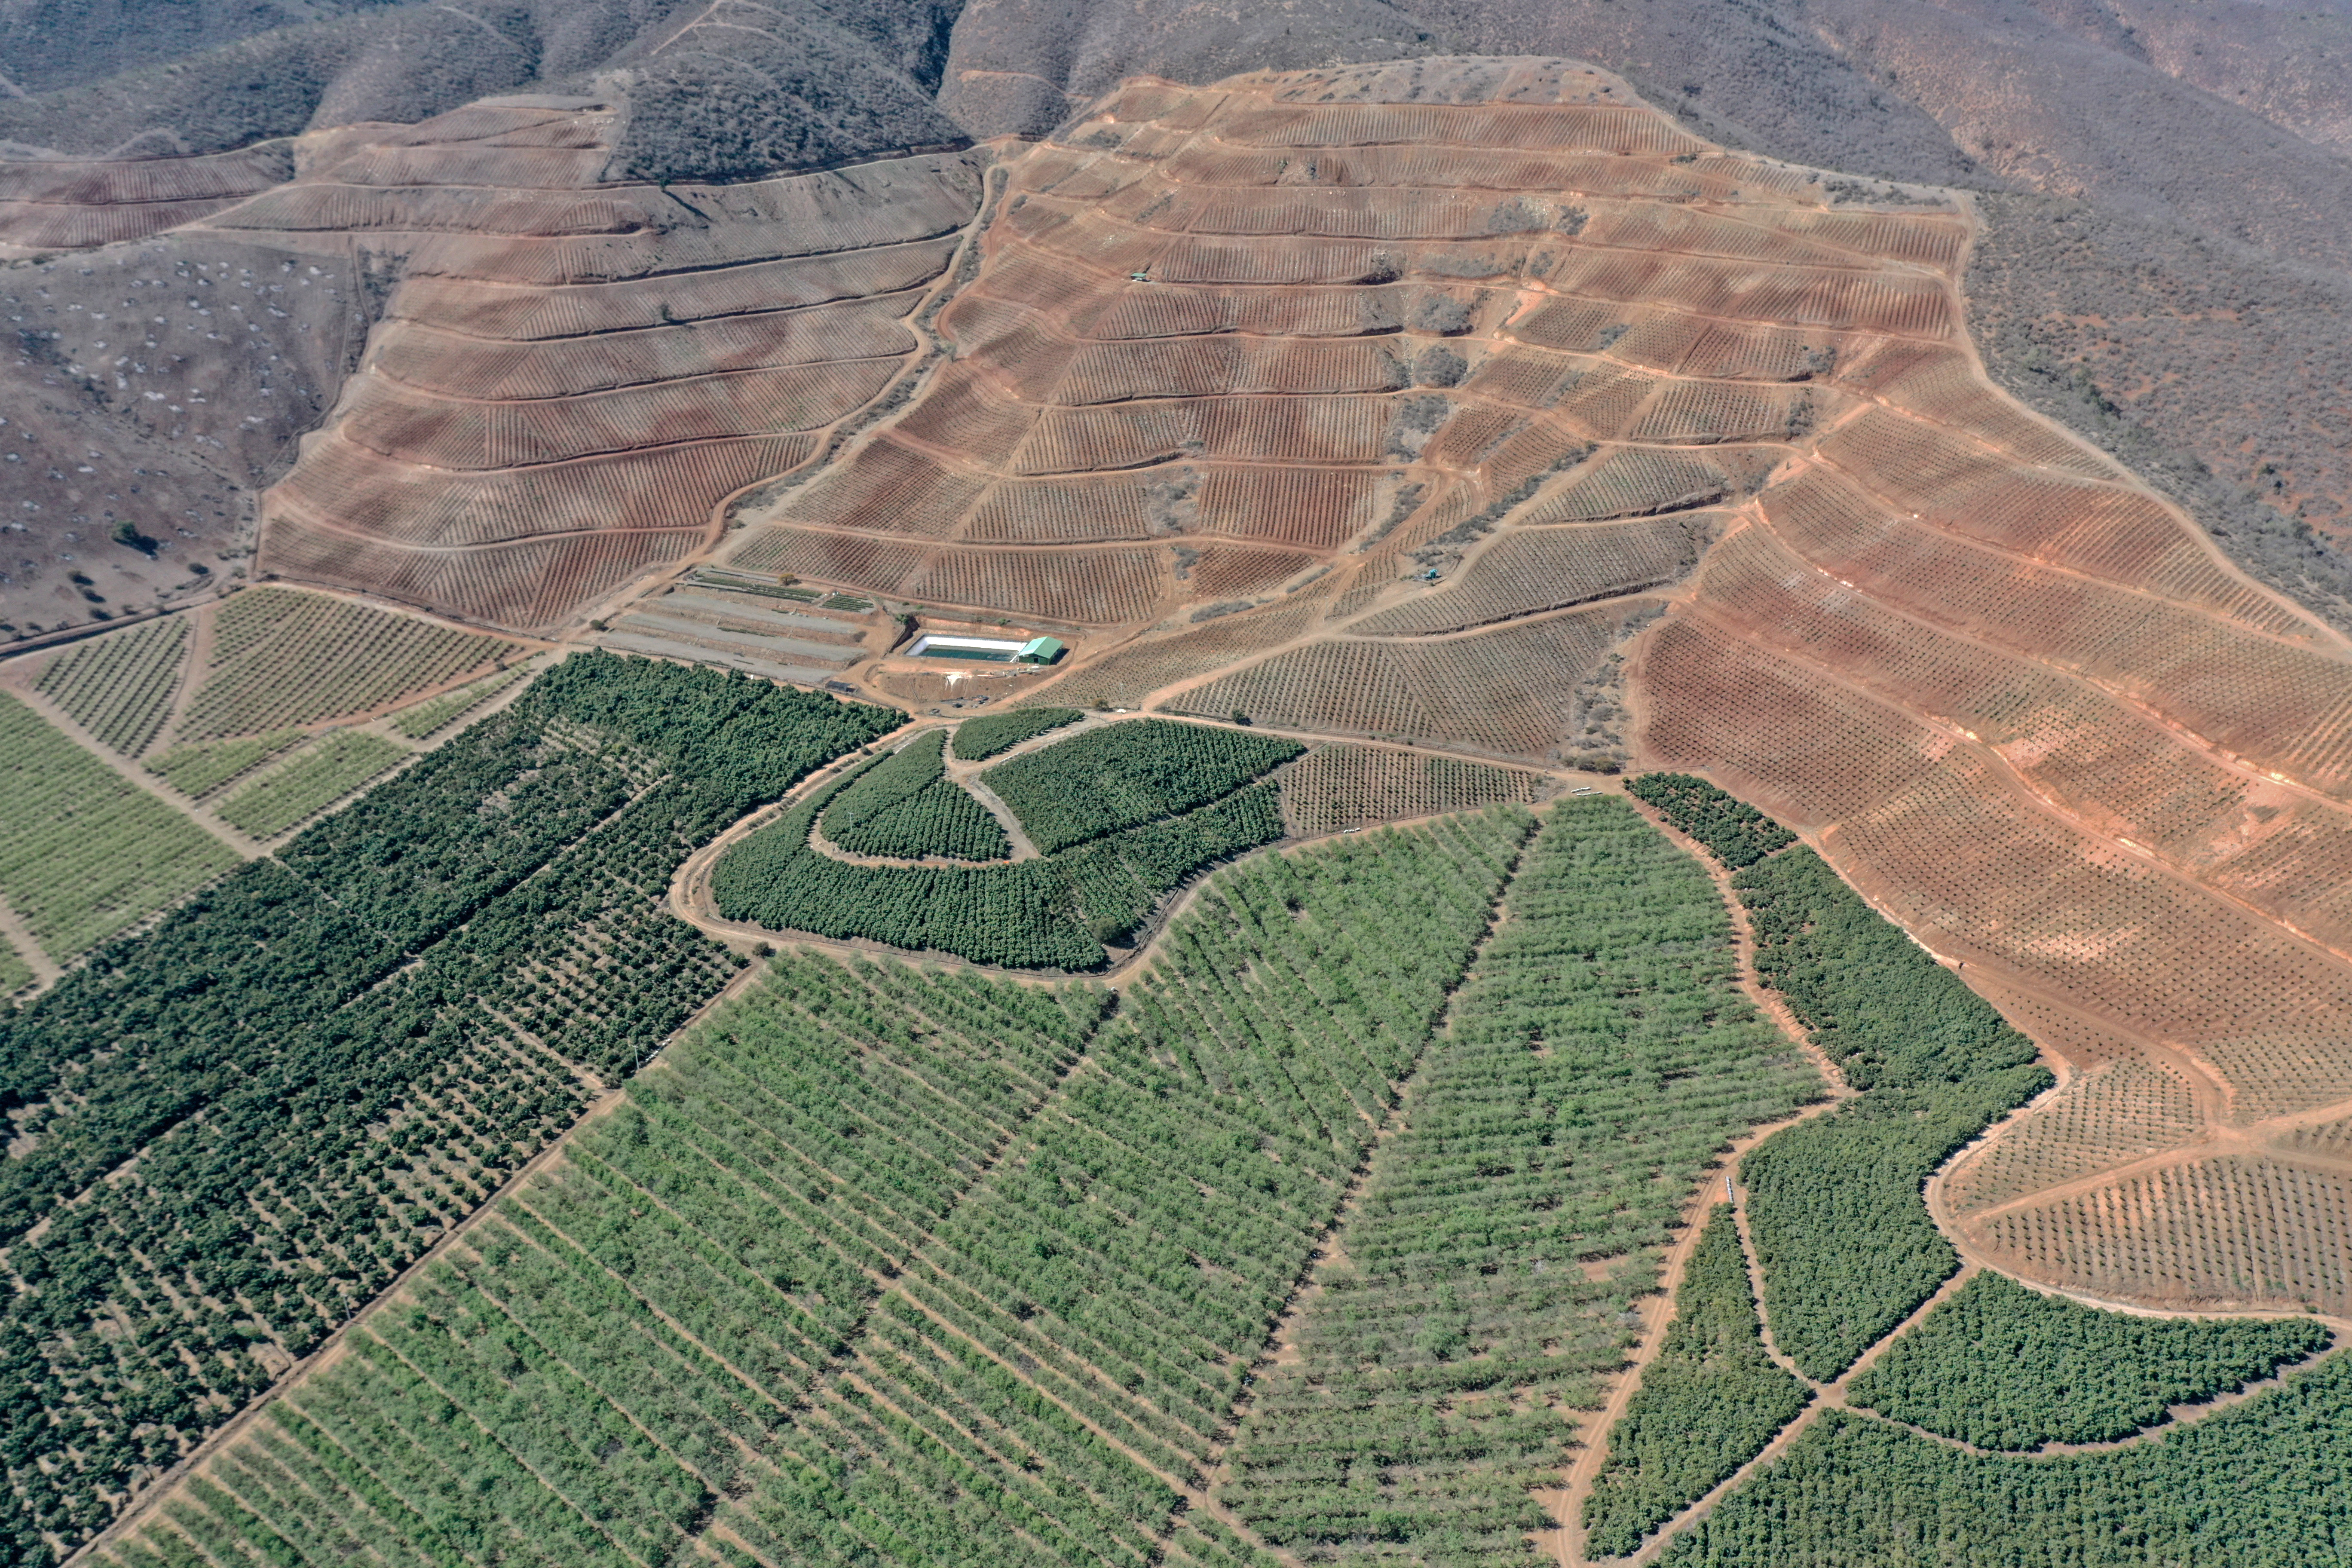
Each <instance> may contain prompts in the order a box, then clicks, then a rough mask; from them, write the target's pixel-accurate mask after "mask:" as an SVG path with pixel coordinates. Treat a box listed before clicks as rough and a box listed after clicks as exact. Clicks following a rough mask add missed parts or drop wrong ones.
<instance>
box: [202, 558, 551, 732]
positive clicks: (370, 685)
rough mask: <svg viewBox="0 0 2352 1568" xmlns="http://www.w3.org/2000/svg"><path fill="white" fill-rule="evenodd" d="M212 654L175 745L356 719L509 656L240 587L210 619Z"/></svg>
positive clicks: (466, 640)
mask: <svg viewBox="0 0 2352 1568" xmlns="http://www.w3.org/2000/svg"><path fill="white" fill-rule="evenodd" d="M214 637H215V646H214V652H213V657H212V660H211V662H210V663H209V664H208V665H206V667H205V670H204V672H203V677H202V683H201V684H200V685H198V687H197V688H196V692H195V695H194V698H192V699H191V700H190V701H189V703H188V711H187V715H186V717H184V719H183V720H182V721H180V724H179V728H178V731H177V735H176V738H177V739H178V740H179V741H181V742H191V741H211V740H217V739H218V738H220V737H221V736H224V735H251V734H258V733H260V732H261V731H267V730H274V729H277V728H278V727H280V726H282V725H287V724H306V723H310V722H314V721H318V720H320V719H328V718H334V717H338V716H340V715H342V714H347V713H362V712H365V711H367V710H370V709H373V708H380V707H383V706H384V705H386V704H387V703H390V702H394V701H396V700H398V699H400V698H402V697H404V696H406V695H407V694H408V693H410V692H413V691H417V690H420V689H428V688H431V687H434V686H437V685H439V684H441V683H442V682H444V681H446V680H448V679H452V678H453V677H455V676H457V675H461V674H464V673H465V672H467V671H468V670H472V669H478V668H481V667H482V666H484V665H486V664H488V663H490V662H491V661H492V660H494V659H503V658H506V657H507V656H509V655H510V654H512V653H514V652H516V651H517V649H516V647H515V645H514V644H512V643H510V642H507V641H504V640H503V639H500V638H498V637H483V636H481V635H480V634H478V633H475V632H461V631H456V630H453V629H451V628H449V627H446V626H436V625H433V624H432V623H431V622H428V621H420V620H416V619H414V618H412V617H410V616H400V615H394V614H392V613H391V612H389V611H385V610H379V609H376V608H374V607H373V606H372V605H361V604H354V603H352V602H351V601H349V600H344V599H335V598H330V597H328V596H327V595H322V594H306V593H303V592H301V591H300V590H299V589H294V588H250V589H247V591H246V592H244V593H242V594H238V595H235V596H234V597H232V598H231V599H230V600H229V601H228V602H227V603H226V604H225V605H222V606H221V607H220V608H219V610H217V611H216V612H215V621H214Z"/></svg>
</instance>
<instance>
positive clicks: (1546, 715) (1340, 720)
mask: <svg viewBox="0 0 2352 1568" xmlns="http://www.w3.org/2000/svg"><path fill="white" fill-rule="evenodd" d="M1636 603H1637V604H1638V601H1637V602H1636ZM1628 608H1629V606H1627V605H1604V606H1600V607H1597V608H1594V609H1591V610H1585V611H1580V612H1579V613H1577V614H1574V615H1570V616H1561V617H1559V618H1558V619H1553V620H1543V621H1528V622H1523V623H1520V624H1517V625H1513V626H1501V627H1497V628H1496V629H1495V630H1492V631H1487V632H1482V633H1478V634H1476V635H1474V636H1471V637H1459V638H1454V639H1450V640H1448V641H1444V642H1433V643H1429V644H1426V645H1423V646H1418V647H1416V646H1412V645H1406V644H1398V643H1387V642H1361V641H1352V640H1349V641H1341V640H1329V641H1325V642H1319V643H1310V644H1308V645H1307V646H1306V647H1300V648H1296V649H1293V650H1291V651H1289V652H1286V653H1278V654H1276V655H1275V656H1274V657H1273V658H1268V659H1266V660H1265V661H1264V662H1262V663H1259V664H1255V665H1252V666H1250V667H1249V668H1246V669H1244V670H1240V671H1238V672H1236V673H1234V674H1232V675H1227V676H1222V677H1220V678H1218V679H1215V680H1213V681H1210V682H1209V683H1208V684H1206V685H1204V686H1200V687H1196V688H1194V689H1192V690H1190V691H1188V692H1186V693H1185V694H1184V695H1183V698H1182V702H1183V706H1184V707H1185V708H1186V709H1187V710H1191V711H1192V712H1197V713H1205V714H1213V715H1216V716H1219V717H1223V716H1224V715H1226V714H1229V713H1241V714H1245V715H1247V716H1248V717H1250V718H1251V719H1254V720H1257V721H1261V722H1266V723H1273V724H1279V725H1282V726H1284V727H1285V728H1288V729H1301V730H1316V731H1325V732H1337V733H1340V734H1357V735H1364V736H1369V737H1371V738H1374V739H1381V740H1402V741H1410V742H1418V743H1421V744H1426V745H1439V746H1458V747H1461V748H1463V749H1465V750H1469V751H1477V752H1491V753H1494V754H1496V755H1500V756H1507V757H1525V758H1528V759H1530V760H1537V759H1541V758H1544V757H1546V756H1548V755H1549V753H1550V752H1552V751H1553V750H1554V748H1556V747H1557V746H1558V745H1559V738H1560V731H1561V730H1562V728H1563V727H1564V726H1565V725H1566V723H1567V721H1568V705H1569V703H1570V701H1571V700H1572V694H1573V693H1574V691H1575V689H1576V685H1577V682H1579V681H1580V680H1582V679H1584V678H1585V677H1586V676H1587V675H1589V674H1591V670H1592V667H1593V666H1594V665H1595V664H1597V663H1599V662H1600V660H1601V656H1602V655H1603V654H1604V653H1605V652H1606V651H1607V649H1608V647H1609V644H1610V642H1611V641H1612V639H1613V637H1615V635H1616V632H1617V628H1618V626H1619V625H1620V623H1622V621H1623V619H1624V618H1625V616H1626V614H1627V613H1628Z"/></svg>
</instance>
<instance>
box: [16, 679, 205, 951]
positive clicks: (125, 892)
mask: <svg viewBox="0 0 2352 1568" xmlns="http://www.w3.org/2000/svg"><path fill="white" fill-rule="evenodd" d="M236 861H237V856H236V851H235V850H233V849H231V848H230V847H228V846H227V845H226V844H223V843H222V842H221V841H220V840H219V839H217V838H215V837H212V836H211V835H210V834H208V833H206V832H205V830H204V829H203V828H201V827H199V826H196V825H195V824H194V822H191V821H190V820H189V819H188V818H186V817H184V816H181V815H180V814H179V813H178V812H176V811H173V809H172V808H171V807H170V806H168V805H164V804H163V802H162V801H160V800H157V799H156V798H155V797H154V796H153V795H149V794H148V793H147V792H146V791H145V790H142V789H141V788H140V787H139V786H138V785H136V784H132V783H131V782H130V781H129V780H127V779H125V778H123V777H122V776H121V774H119V773H115V772H114V770H113V769H111V768H110V767H108V766H107V765H106V764H105V763H101V762H100V761H99V760H98V759H97V758H95V757H93V756H91V755H90V754H89V752H86V751H84V750H82V748H81V747H79V746H78V745H76V744H75V743H74V742H72V741H71V740H69V739H68V738H67V736H66V734H65V733H64V731H60V730H58V728H57V727H56V726H55V725H53V724H50V723H48V722H47V721H45V720H43V719H42V718H41V716H40V715H39V714H37V713H35V712H34V711H33V710H31V709H29V708H27V707H26V706H25V704H23V703H22V702H20V701H18V700H16V699H15V698H13V697H9V696H6V695H5V694H0V895H5V897H6V899H7V900H8V902H9V903H10V904H11V905H13V906H14V907H15V908H16V912H17V913H18V914H20V915H22V916H23V917H24V919H25V923H26V925H27V926H29V927H31V928H32V931H33V936H34V939H35V940H36V941H37V942H39V943H40V944H41V946H42V948H43V949H44V950H45V951H46V952H47V953H48V955H49V956H50V957H51V958H53V959H56V960H57V961H58V962H59V963H64V962H65V961H66V960H68V959H69V958H72V957H74V956H75V955H77V954H79V953H81V952H86V951H87V950H89V948H91V947H94V946H96V945H97V944H98V943H100V942H103V941H105V940H106V939H107V938H108V937H110V936H112V935H113V934H114V933H115V932H117V931H121V930H122V929H123V928H124V927H125V926H128V925H131V924H132V923H134V922H135V921H139V920H142V919H143V918H144V917H146V916H148V915H151V914H152V913H154V912H155V911H156V910H160V909H162V908H163V907H164V906H165V905H167V904H171V903H173V902H176V901H177V900H179V899H181V898H182V897H184V896H185V895H186V894H188V893H191V892H193V891H194V890H195V889H197V888H199V887H201V886H203V885H204V884H205V882H207V881H210V880H211V879H213V878H214V877H215V876H217V875H219V874H220V873H221V872H223V871H226V870H227V869H228V868H230V867H231V866H234V865H236Z"/></svg>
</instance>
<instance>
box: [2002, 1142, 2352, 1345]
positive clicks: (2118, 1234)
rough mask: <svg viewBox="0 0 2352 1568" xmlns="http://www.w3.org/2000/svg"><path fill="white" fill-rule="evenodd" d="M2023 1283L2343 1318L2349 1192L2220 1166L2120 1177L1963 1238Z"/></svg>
mask: <svg viewBox="0 0 2352 1568" xmlns="http://www.w3.org/2000/svg"><path fill="white" fill-rule="evenodd" d="M1972 1228H1973V1229H1974V1231H1975V1232H1976V1234H1977V1235H1979V1237H1982V1238H1983V1240H1984V1241H1985V1242H1986V1243H1988V1244H1990V1248H1991V1249H1992V1251H1993V1253H1994V1255H1995V1256H1997V1257H2000V1258H2004V1259H2013V1260H2014V1262H2015V1266H2016V1267H2017V1268H2018V1269H2019V1271H2020V1272H2021V1273H2025V1274H2029V1275H2031V1276H2032V1277H2033V1278H2035V1279H2048V1280H2052V1281H2053V1282H2055V1283H2059V1284H2063V1285H2064V1286H2066V1287H2067V1288H2069V1289H2076V1290H2081V1291H2083V1292H2084V1293H2085V1294H2090V1293H2101V1294H2110V1295H2111V1294H2116V1293H2123V1294H2126V1295H2129V1296H2131V1297H2134V1298H2137V1299H2140V1300H2158V1301H2166V1302H2170V1303H2176V1304H2178V1305H2180V1306H2183V1307H2188V1308H2190V1309H2192V1310H2193V1309H2197V1308H2211V1309H2219V1310H2234V1309H2240V1308H2242V1307H2244V1306H2246V1305H2248V1304H2253V1305H2258V1306H2263V1307H2268V1308H2273V1309H2278V1308H2284V1309H2287V1310H2302V1311H2324V1312H2329V1313H2334V1314H2337V1315H2341V1314H2342V1313H2343V1312H2344V1311H2345V1310H2347V1307H2352V1181H2347V1179H2346V1178H2345V1177H2344V1176H2343V1175H2342V1174H2341V1173H2338V1172H2337V1171H2335V1170H2332V1169H2318V1168H2314V1167H2311V1166H2307V1165H2299V1164H2287V1163H2284V1162H2283V1161H2274V1160H2269V1159H2264V1158H2262V1157H2261V1156H2259V1155H2255V1156H2235V1155H2223V1156H2217V1157H2214V1158H2209V1159H2203V1160H2191V1161H2188V1162H2186V1163H2179V1164H2169V1165H2161V1166H2158V1168H2156V1169H2154V1170H2147V1171H2141V1172H2137V1173H2132V1174H2128V1175H2125V1176H2121V1177H2118V1178H2116V1179H2115V1180H2112V1181H2109V1182H2107V1183H2105V1184H2099V1185H2095V1186H2092V1187H2091V1188H2090V1190H2088V1191H2086V1192H2076V1193H2073V1194H2068V1195H2066V1196H2064V1197H2061V1198H2055V1199H2052V1200H2049V1201H2046V1202H2043V1203H2041V1204H2037V1205H2028V1206H2020V1207H2017V1208H2013V1209H2008V1210H2004V1211H2003V1212H2001V1213H2000V1214H1997V1215H1991V1216H1990V1217H1989V1218H1987V1219H1985V1220H1983V1221H1981V1222H1979V1224H1978V1225H1976V1226H1973V1227H1972Z"/></svg>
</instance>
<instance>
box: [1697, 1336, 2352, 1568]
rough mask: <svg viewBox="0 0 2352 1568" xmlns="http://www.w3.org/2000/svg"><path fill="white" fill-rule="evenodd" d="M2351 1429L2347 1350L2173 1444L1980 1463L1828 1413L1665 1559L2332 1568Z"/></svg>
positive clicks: (2351, 1492)
mask: <svg viewBox="0 0 2352 1568" xmlns="http://www.w3.org/2000/svg"><path fill="white" fill-rule="evenodd" d="M2347 1422H2352V1361H2347V1358H2345V1357H2343V1356H2334V1357H2330V1358H2329V1359H2328V1360H2327V1361H2326V1362H2325V1363H2322V1364H2320V1365H2319V1366H2317V1367H2315V1368H2313V1369H2312V1370H2311V1371H2310V1372H2309V1373H2305V1374H2304V1375H2302V1376H2299V1377H2294V1378H2292V1380H2291V1382H2290V1383H2289V1385H2288V1386H2287V1387H2286V1388H2284V1389H2283V1390H2281V1391H2279V1392H2278V1393H2275V1394H2270V1395H2267V1396H2265V1397H2263V1398H2262V1399H2258V1400H2255V1401H2252V1402H2250V1403H2248V1404H2247V1405H2244V1406H2242V1407H2241V1408H2239V1409H2235V1410H2229V1411H2223V1412H2221V1413H2220V1414H2217V1415H2213V1416H2211V1417H2210V1418H2209V1419H2206V1420H2204V1421H2200V1422H2198V1423H2197V1424H2196V1425H2194V1426H2189V1427H2187V1428H2185V1429H2183V1430H2182V1431H2181V1432H2179V1434H2178V1435H2176V1436H2172V1437H2170V1438H2169V1439H2168V1440H2167V1441H2165V1442H2161V1443H2135V1444H2131V1445H2128V1446H2126V1447H2119V1448H2114V1449H2109V1450H2106V1451H2104V1452H2097V1453H2089V1454H2074V1455H2067V1456H2063V1457H2038V1458H2022V1457H2012V1456H2000V1457H1985V1458H1979V1457H1976V1456H1973V1455H1969V1454H1966V1453H1963V1452H1961V1451H1959V1450H1958V1449H1956V1448H1953V1447H1948V1446H1947V1445H1945V1444H1942V1443H1938V1442H1937V1441H1936V1440H1935V1439H1933V1438H1929V1437H1924V1436H1918V1435H1916V1434H1914V1433H1908V1432H1905V1431H1902V1430H1900V1429H1899V1428H1896V1427H1894V1426H1888V1425H1887V1424H1886V1423H1885V1422H1883V1421H1876V1420H1873V1419H1871V1418H1870V1417H1868V1416H1865V1415H1849V1414H1847V1413H1845V1412H1843V1411H1825V1412H1823V1414H1822V1418H1821V1420H1820V1421H1818V1422H1817V1423H1815V1424H1814V1425H1813V1426H1811V1428H1810V1429H1809V1430H1807V1431H1806V1432H1805V1433H1803V1434H1802V1435H1801V1436H1799V1437H1798V1438H1797V1440H1796V1442H1795V1443H1794V1444H1792V1445H1791V1446H1790V1449H1789V1451H1788V1453H1787V1454H1786V1456H1785V1457H1783V1458H1782V1459H1781V1460H1780V1461H1779V1462H1778V1463H1776V1464H1774V1465H1773V1466H1772V1467H1771V1468H1769V1469H1768V1470H1766V1471H1765V1472H1763V1473H1762V1474H1761V1475H1759V1476H1758V1477H1757V1478H1756V1479H1753V1480H1751V1481H1749V1482H1748V1484H1747V1485H1745V1486H1743V1487H1741V1488H1740V1489H1738V1490H1737V1491H1735V1492H1733V1493H1732V1494H1731V1495H1729V1496H1728V1497H1727V1498H1725V1499H1724V1500H1722V1501H1721V1502H1719V1503H1718V1504H1717V1505H1716V1507H1715V1508H1714V1509H1713V1510H1710V1511H1709V1512H1708V1514H1707V1515H1706V1517H1705V1518H1704V1519H1701V1520H1698V1521H1696V1522H1695V1523H1694V1524H1693V1525H1692V1527H1691V1529H1690V1530H1689V1531H1687V1532H1686V1533H1685V1534H1684V1535H1683V1536H1682V1537H1681V1538H1679V1539H1678V1540H1676V1541H1675V1543H1674V1544H1673V1545H1672V1546H1671V1547H1669V1548H1668V1550H1667V1552H1666V1554H1665V1557H1664V1563H1666V1564H1667V1568H1702V1565H1707V1564H1725V1565H1729V1564H1733V1563H1802V1562H1845V1563H1900V1562H1910V1561H1916V1558H1917V1555H1918V1553H1919V1552H1921V1551H1922V1550H1923V1548H1925V1549H1929V1550H1933V1551H1934V1552H1935V1553H1936V1559H1937V1562H1939V1563H1947V1564H1949V1565H1951V1568H2002V1565H2005V1564H2012V1563H2021V1562H2024V1563H2031V1562H2036V1561H2039V1562H2044V1563H2052V1562H2054V1563H2066V1564H2069V1565H2070V1568H2138V1565H2139V1564H2143V1563H2150V1562H2178V1563H2189V1562H2199V1561H2206V1562H2224V1563H2283V1564H2295V1565H2296V1568H2305V1565H2308V1568H2319V1565H2320V1564H2323V1563H2327V1562H2328V1561H2329V1560H2330V1559H2331V1558H2332V1557H2334V1556H2335V1555H2336V1545H2335V1543H2334V1541H2333V1539H2332V1535H2333V1527H2332V1524H2331V1523H2330V1522H2329V1521H2336V1520H2338V1519H2341V1518H2343V1517H2344V1516H2345V1514H2346V1513H2347V1510H2352V1484H2347V1479H2346V1475H2345V1470H2344V1467H2343V1465H2342V1463H2341V1461H2340V1458H2339V1456H2338V1454H2337V1453H2336V1441H2335V1436H2334V1435H2335V1434H2336V1433H2339V1432H2341V1431H2343V1430H2344V1428H2345V1425H2346V1423H2347ZM1930 1543H1931V1544H1930Z"/></svg>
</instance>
